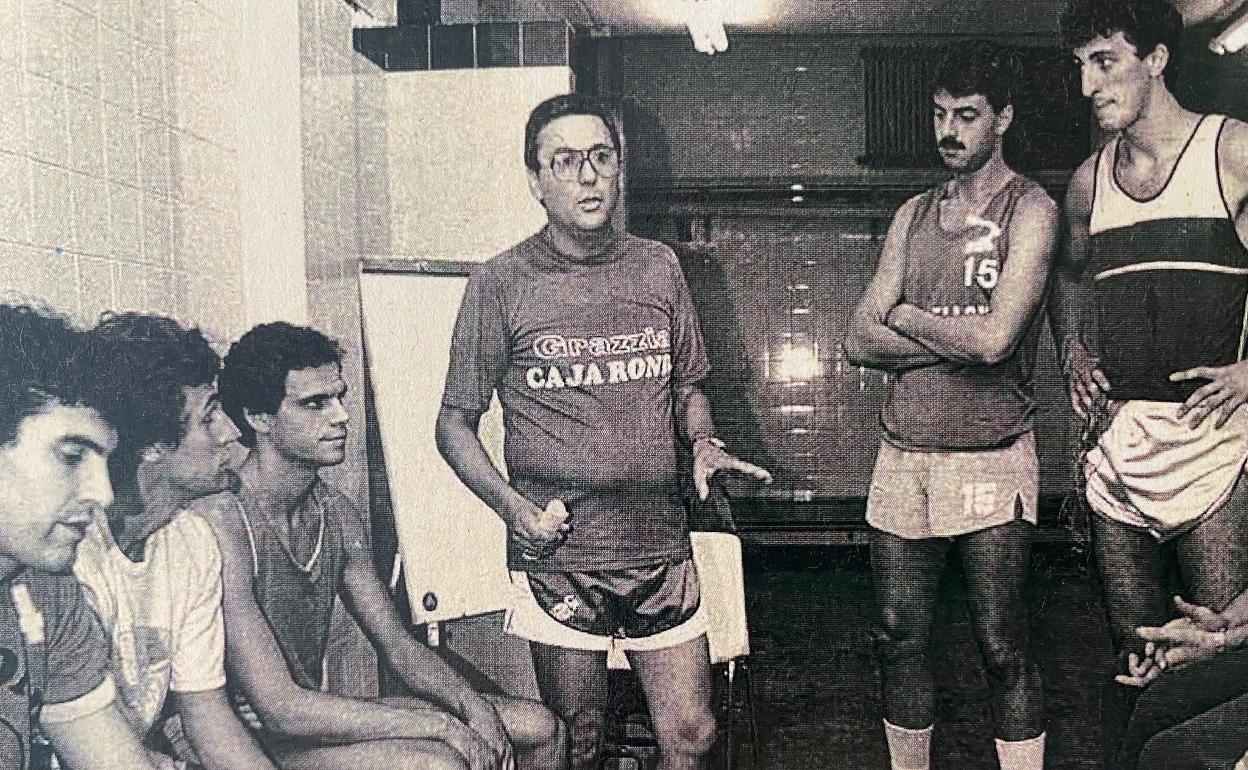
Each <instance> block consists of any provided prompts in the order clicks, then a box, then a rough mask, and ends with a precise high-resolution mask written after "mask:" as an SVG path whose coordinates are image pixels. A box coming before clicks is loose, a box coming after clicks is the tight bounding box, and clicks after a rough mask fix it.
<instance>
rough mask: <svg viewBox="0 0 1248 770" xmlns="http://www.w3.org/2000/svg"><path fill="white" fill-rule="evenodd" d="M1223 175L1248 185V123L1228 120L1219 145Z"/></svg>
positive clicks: (1233, 119) (1232, 119)
mask: <svg viewBox="0 0 1248 770" xmlns="http://www.w3.org/2000/svg"><path fill="white" fill-rule="evenodd" d="M1218 155H1219V158H1218V161H1219V165H1220V166H1221V169H1222V173H1223V174H1226V175H1230V176H1233V177H1235V178H1236V179H1238V180H1240V181H1241V183H1248V123H1245V122H1244V121H1242V120H1236V119H1235V118H1227V119H1226V123H1225V124H1224V125H1223V127H1222V137H1221V140H1220V141H1219V143H1218Z"/></svg>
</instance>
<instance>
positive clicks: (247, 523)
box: [233, 497, 260, 579]
mask: <svg viewBox="0 0 1248 770" xmlns="http://www.w3.org/2000/svg"><path fill="white" fill-rule="evenodd" d="M233 499H234V505H235V506H237V508H238V514H239V515H240V516H242V517H243V528H244V529H246V530H247V545H248V546H250V547H251V576H252V578H253V579H254V578H259V577H260V554H259V553H258V552H257V551H256V535H255V533H254V532H252V531H251V520H250V519H248V518H247V509H245V508H244V507H243V501H242V500H239V499H238V498H237V497H234V498H233Z"/></svg>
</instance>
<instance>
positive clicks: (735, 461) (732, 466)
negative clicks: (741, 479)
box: [720, 455, 771, 484]
mask: <svg viewBox="0 0 1248 770" xmlns="http://www.w3.org/2000/svg"><path fill="white" fill-rule="evenodd" d="M720 470H728V471H733V472H735V473H740V474H741V475H743V476H749V477H750V478H753V479H755V480H756V481H760V482H762V483H763V484H770V483H771V471H769V470H767V469H766V468H760V467H759V466H757V465H755V464H753V463H747V462H746V461H745V460H742V459H740V458H738V457H733V456H731V455H729V456H728V459H727V460H725V461H724V463H723V464H722V465H721V466H720Z"/></svg>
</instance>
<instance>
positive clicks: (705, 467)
mask: <svg viewBox="0 0 1248 770" xmlns="http://www.w3.org/2000/svg"><path fill="white" fill-rule="evenodd" d="M719 471H732V472H733V473H740V474H742V475H745V476H749V477H750V478H753V479H755V480H756V481H759V482H761V483H763V484H770V483H771V472H770V471H768V470H767V469H766V468H760V467H758V466H757V465H754V464H753V463H747V462H746V461H745V460H742V459H741V458H739V457H734V456H733V455H730V454H728V453H727V452H726V451H724V447H723V444H722V443H721V442H720V441H719V440H718V439H712V438H701V439H698V440H697V441H695V442H694V444H693V486H694V488H696V489H697V490H698V499H699V500H705V499H706V498H707V496H708V495H710V494H711V477H712V476H714V475H715V474H716V473H718V472H719Z"/></svg>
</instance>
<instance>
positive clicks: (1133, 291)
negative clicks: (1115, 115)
mask: <svg viewBox="0 0 1248 770" xmlns="http://www.w3.org/2000/svg"><path fill="white" fill-rule="evenodd" d="M1225 122H1226V118H1224V117H1222V116H1218V115H1206V116H1204V117H1202V118H1201V120H1200V122H1199V123H1198V124H1197V126H1196V129H1195V130H1194V131H1193V132H1192V135H1191V137H1189V139H1188V142H1187V145H1186V146H1185V147H1184V148H1183V151H1182V152H1181V153H1180V155H1179V159H1178V161H1177V162H1176V163H1175V166H1174V169H1173V170H1172V172H1171V175H1170V178H1169V179H1168V180H1167V181H1166V184H1165V186H1164V187H1162V189H1161V192H1159V193H1158V194H1156V195H1155V196H1153V197H1152V198H1148V199H1146V200H1138V199H1136V198H1133V197H1132V196H1131V195H1130V194H1129V193H1127V192H1126V191H1125V190H1123V189H1122V188H1121V187H1120V186H1119V185H1118V181H1117V178H1116V176H1115V171H1114V167H1115V161H1116V159H1117V156H1118V142H1117V141H1115V142H1112V143H1110V144H1107V145H1106V146H1105V147H1104V148H1102V149H1101V152H1100V155H1099V156H1098V158H1097V163H1096V178H1095V182H1094V187H1093V191H1092V218H1091V221H1090V223H1089V234H1090V239H1089V262H1088V265H1087V267H1086V268H1085V269H1086V270H1087V271H1088V272H1089V273H1090V274H1091V275H1092V278H1093V284H1094V286H1095V297H1096V318H1097V325H1096V332H1097V335H1098V340H1097V342H1096V344H1095V346H1096V347H1097V349H1098V350H1099V354H1100V359H1101V369H1102V371H1104V372H1105V376H1106V377H1108V378H1109V381H1110V383H1111V384H1112V385H1113V388H1114V391H1113V394H1114V397H1115V398H1119V399H1123V400H1130V399H1144V400H1151V401H1183V400H1185V399H1186V398H1187V397H1188V396H1189V395H1190V394H1191V393H1192V391H1194V390H1195V389H1196V388H1198V387H1200V385H1202V384H1203V381H1196V382H1170V381H1169V379H1168V377H1169V375H1170V374H1172V373H1174V372H1177V371H1181V370H1184V369H1190V368H1192V367H1195V366H1223V365H1226V364H1230V363H1233V362H1235V361H1238V360H1239V359H1241V358H1243V357H1244V334H1245V319H1246V318H1248V249H1246V248H1245V246H1244V244H1243V243H1242V242H1241V241H1240V238H1239V235H1238V234H1237V233H1236V231H1235V218H1234V215H1233V214H1232V213H1231V211H1230V209H1229V208H1228V207H1227V205H1226V200H1225V196H1224V194H1223V190H1222V179H1221V175H1220V173H1219V171H1218V139H1219V137H1220V136H1221V132H1222V127H1223V125H1225ZM1119 141H1120V140H1119Z"/></svg>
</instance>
